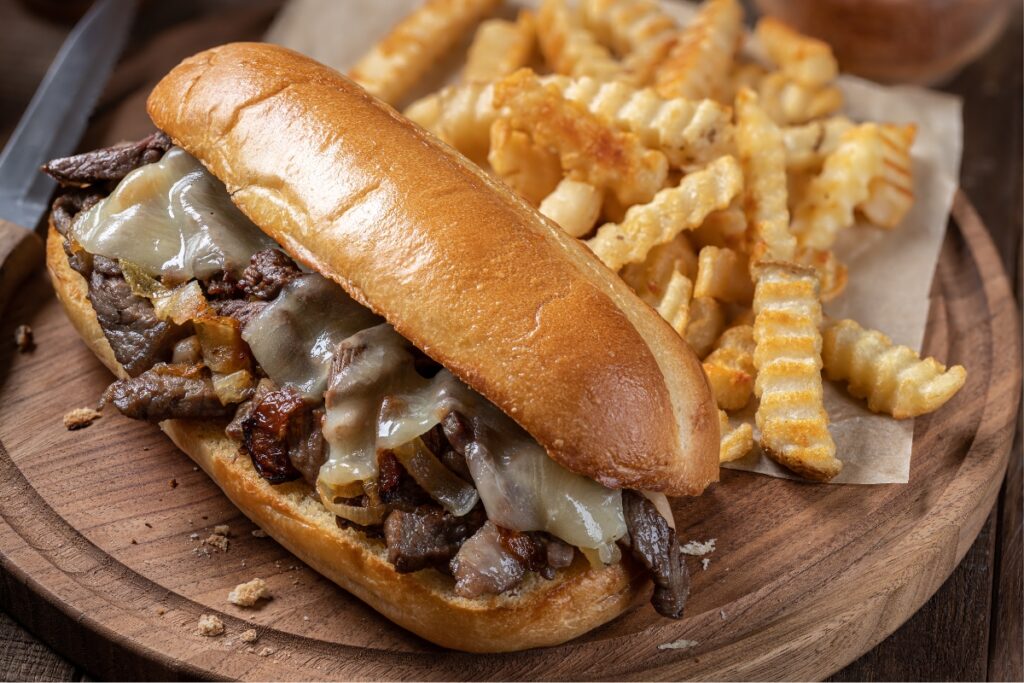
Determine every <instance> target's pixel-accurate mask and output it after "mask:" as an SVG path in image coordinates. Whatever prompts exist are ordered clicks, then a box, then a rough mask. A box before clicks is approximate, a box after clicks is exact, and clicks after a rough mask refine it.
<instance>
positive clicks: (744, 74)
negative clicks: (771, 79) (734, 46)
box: [718, 56, 768, 103]
mask: <svg viewBox="0 0 1024 683" xmlns="http://www.w3.org/2000/svg"><path fill="white" fill-rule="evenodd" d="M741 59H742V57H739V56H738V57H737V58H736V63H734V64H733V66H732V68H731V69H730V70H729V76H728V77H727V78H726V81H725V85H724V86H723V87H722V90H721V92H720V93H719V96H718V100H719V101H721V102H730V103H731V102H734V101H735V100H736V95H737V94H739V92H740V90H743V88H750V89H751V90H753V91H754V92H757V91H758V88H759V87H760V84H761V79H762V78H764V77H765V76H766V75H767V74H768V69H766V68H765V67H764V66H763V65H761V64H760V63H759V62H747V61H741Z"/></svg>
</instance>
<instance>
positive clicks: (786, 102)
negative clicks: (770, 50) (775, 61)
mask: <svg viewBox="0 0 1024 683" xmlns="http://www.w3.org/2000/svg"><path fill="white" fill-rule="evenodd" d="M757 94H758V95H760V97H761V107H762V108H764V110H765V113H767V114H768V116H770V117H771V118H772V120H773V121H775V123H777V124H779V125H780V126H791V125H794V124H800V123H807V122H808V121H811V120H813V119H820V118H822V117H824V116H829V115H831V114H834V113H836V112H837V111H839V110H840V109H841V108H842V106H843V93H842V92H841V91H840V90H839V88H837V87H835V86H831V85H829V86H824V87H820V88H813V87H810V86H806V85H803V84H802V83H797V82H796V81H794V80H792V79H790V78H789V77H788V76H786V74H784V73H782V72H780V71H772V72H770V73H768V74H767V75H765V76H764V77H763V78H761V80H760V81H759V82H758V87H757Z"/></svg>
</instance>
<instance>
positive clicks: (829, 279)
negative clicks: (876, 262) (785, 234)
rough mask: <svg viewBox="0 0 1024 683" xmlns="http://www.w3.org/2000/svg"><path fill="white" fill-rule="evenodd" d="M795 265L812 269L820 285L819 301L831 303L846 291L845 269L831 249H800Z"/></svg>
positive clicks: (797, 251)
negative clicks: (816, 274)
mask: <svg viewBox="0 0 1024 683" xmlns="http://www.w3.org/2000/svg"><path fill="white" fill-rule="evenodd" d="M795 262H796V263H799V264H800V265H804V266H810V267H811V268H814V270H815V272H817V273H818V281H819V282H820V283H821V300H822V301H823V302H825V301H832V299H835V298H836V297H837V296H839V295H840V294H842V293H843V290H845V289H846V280H847V269H846V265H845V264H843V263H842V262H841V261H840V260H839V259H838V258H836V255H835V253H834V252H833V251H832V250H831V249H812V248H810V247H800V248H799V249H797V250H796V259H795Z"/></svg>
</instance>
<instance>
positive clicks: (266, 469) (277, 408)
mask: <svg viewBox="0 0 1024 683" xmlns="http://www.w3.org/2000/svg"><path fill="white" fill-rule="evenodd" d="M309 410H310V408H309V406H307V405H306V402H305V401H304V400H303V399H302V396H301V395H300V394H299V392H297V391H296V390H295V389H292V388H291V387H283V388H281V389H274V390H271V391H263V392H259V391H258V392H257V394H256V395H255V396H254V397H253V399H252V405H251V409H250V410H249V411H248V414H247V415H244V416H241V420H239V422H240V423H241V432H242V446H243V447H244V448H245V450H246V452H247V453H248V454H249V457H250V458H252V464H253V467H255V468H256V471H257V472H258V473H259V475H260V476H261V477H263V478H264V479H266V480H267V481H269V482H270V483H271V484H280V483H282V482H286V481H291V480H292V479H297V478H298V477H299V476H301V472H299V470H297V469H295V466H294V465H293V464H292V461H291V458H290V457H289V455H288V450H289V448H288V446H289V433H290V432H291V429H292V426H293V425H294V424H295V421H294V420H295V418H296V416H297V415H298V414H300V413H302V412H308V411H309Z"/></svg>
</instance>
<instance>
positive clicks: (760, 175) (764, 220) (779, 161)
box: [736, 88, 796, 261]
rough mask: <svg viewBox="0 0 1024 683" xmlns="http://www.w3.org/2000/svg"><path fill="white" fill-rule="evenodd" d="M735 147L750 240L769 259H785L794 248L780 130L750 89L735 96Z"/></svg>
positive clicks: (791, 256) (787, 258)
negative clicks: (741, 173)
mask: <svg viewBox="0 0 1024 683" xmlns="http://www.w3.org/2000/svg"><path fill="white" fill-rule="evenodd" d="M736 148H737V150H738V151H739V157H740V165H741V166H742V167H743V186H744V194H743V196H744V202H743V209H744V212H745V213H746V216H747V225H748V226H749V227H750V232H751V233H752V234H751V235H750V237H751V240H750V241H751V243H753V244H757V243H760V244H763V245H764V248H763V249H759V250H758V251H759V252H761V251H763V253H764V255H765V257H766V258H768V259H772V260H782V261H788V260H789V259H791V258H793V252H794V251H795V250H796V238H794V237H793V235H792V233H790V231H789V209H788V207H787V206H786V197H787V187H786V152H785V148H784V147H783V145H782V133H781V132H780V131H779V128H778V126H776V125H775V124H774V123H773V122H772V120H771V119H770V118H769V117H768V115H767V114H766V113H765V112H764V110H763V109H762V108H761V106H760V105H759V104H758V97H757V95H756V94H754V92H753V91H752V90H750V89H749V88H744V89H742V90H740V92H739V94H737V95H736Z"/></svg>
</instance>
